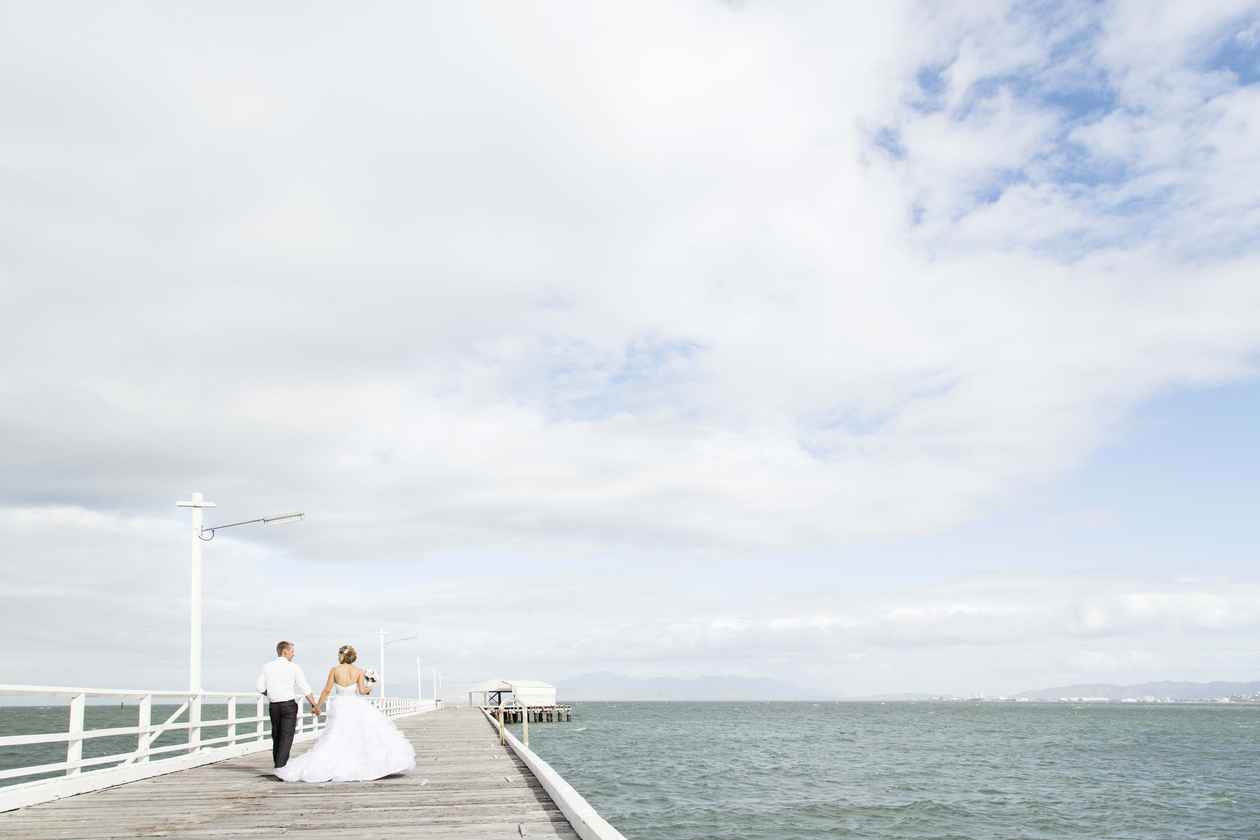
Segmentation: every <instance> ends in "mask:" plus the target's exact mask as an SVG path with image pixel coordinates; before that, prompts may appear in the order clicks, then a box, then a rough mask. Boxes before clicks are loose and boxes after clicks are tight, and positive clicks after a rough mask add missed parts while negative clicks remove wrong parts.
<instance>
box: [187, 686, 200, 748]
mask: <svg viewBox="0 0 1260 840" xmlns="http://www.w3.org/2000/svg"><path fill="white" fill-rule="evenodd" d="M188 751H189V752H200V751H201V692H197V693H196V694H194V695H193V696H192V699H191V700H190V701H189V703H188Z"/></svg>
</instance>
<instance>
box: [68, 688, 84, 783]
mask: <svg viewBox="0 0 1260 840" xmlns="http://www.w3.org/2000/svg"><path fill="white" fill-rule="evenodd" d="M86 703H87V695H84V694H76V695H74V697H72V698H70V732H69V735H70V740H69V741H66V775H67V776H77V775H79V773H81V772H82V769H83V768H81V767H80V766H79V763H80V762H81V761H83V707H84V706H85V705H86Z"/></svg>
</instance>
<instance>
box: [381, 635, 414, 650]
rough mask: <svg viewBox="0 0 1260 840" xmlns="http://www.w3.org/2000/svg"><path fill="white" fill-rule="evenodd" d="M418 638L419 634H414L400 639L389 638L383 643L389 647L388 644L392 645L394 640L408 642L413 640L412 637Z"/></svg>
mask: <svg viewBox="0 0 1260 840" xmlns="http://www.w3.org/2000/svg"><path fill="white" fill-rule="evenodd" d="M418 638H420V636H419V635H415V636H403V637H402V638H401V639H390V640H389V641H388V642H386V643H385V646H386V647H389V646H390V645H392V644H393V643H394V642H410V641H411V640H413V639H418Z"/></svg>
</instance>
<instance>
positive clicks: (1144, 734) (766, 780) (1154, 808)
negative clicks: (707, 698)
mask: <svg viewBox="0 0 1260 840" xmlns="http://www.w3.org/2000/svg"><path fill="white" fill-rule="evenodd" d="M514 729H516V730H517V732H518V734H519V730H520V727H519V726H517V727H514ZM530 746H531V748H533V749H534V751H535V752H537V753H538V754H539V755H541V756H542V757H543V758H544V759H546V760H547V761H548V762H549V763H550V764H551V765H552V766H553V767H554V768H556V770H558V771H559V772H560V773H561V775H563V776H564V777H565V779H567V780H568V781H569V782H570V783H571V784H572V785H573V786H574V787H576V788H577V789H578V791H580V792H581V793H582V795H583V796H585V797H586V798H587V800H588V801H589V802H590V803H591V804H592V805H594V806H595V808H596V810H598V811H599V812H600V814H601V815H603V816H604V817H605V818H606V819H608V820H609V821H610V822H611V823H612V824H613V825H615V826H616V827H617V828H618V829H619V830H621V831H622V832H623V833H624V834H625V835H626V836H627V837H629V838H632V840H712V839H713V838H725V840H771V838H774V840H788V838H802V840H804V838H871V840H927V839H928V838H931V840H1014V838H1020V839H1021V840H1023V839H1024V838H1027V839H1028V840H1033V838H1036V840H1068V838H1071V840H1162V838H1170V840H1171V838H1177V840H1182V838H1185V840H1189V839H1190V838H1193V839H1194V840H1209V839H1210V840H1248V838H1253V839H1254V838H1260V706H1251V707H1247V706H1155V705H1152V706H1128V705H1126V706H1095V705H1089V706H1073V705H1066V704H1063V705H1060V704H1024V703H1021V704H962V703H959V704H944V703H942V704H927V703H914V704H906V703H889V704H878V703H870V704H866V703H819V704H811V703H578V704H575V708H574V719H573V721H571V722H569V723H559V724H531V725H530Z"/></svg>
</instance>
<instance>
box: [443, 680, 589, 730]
mask: <svg viewBox="0 0 1260 840" xmlns="http://www.w3.org/2000/svg"><path fill="white" fill-rule="evenodd" d="M468 705H470V706H480V707H481V708H483V709H485V710H486V711H487V712H488V713H490V714H492V715H495V716H496V717H497V716H498V714H499V709H500V708H502V709H503V715H504V720H505V721H506V722H508V723H520V722H521V721H522V719H523V718H526V717H528V719H529V720H532V721H535V722H555V721H564V720H570V719H571V718H572V715H573V708H572V707H571V706H567V705H564V704H561V703H558V702H557V701H556V687H555V686H554V685H551V684H550V683H545V682H539V681H538V680H486V681H485V682H483V683H481V684H480V685H478V686H477V687H475V688H474V689H473V690H472V691H469V692H468Z"/></svg>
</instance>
